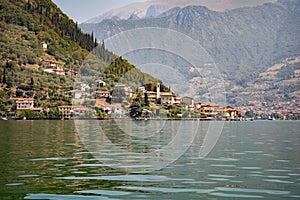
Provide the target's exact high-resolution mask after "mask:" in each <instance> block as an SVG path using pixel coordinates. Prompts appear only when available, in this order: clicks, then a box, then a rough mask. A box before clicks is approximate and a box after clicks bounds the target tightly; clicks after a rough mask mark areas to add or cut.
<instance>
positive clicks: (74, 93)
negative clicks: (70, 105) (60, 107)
mask: <svg viewBox="0 0 300 200" xmlns="http://www.w3.org/2000/svg"><path fill="white" fill-rule="evenodd" d="M68 93H69V94H71V95H72V97H73V98H74V99H80V98H81V97H83V95H84V94H85V92H84V91H82V90H71V91H68Z"/></svg>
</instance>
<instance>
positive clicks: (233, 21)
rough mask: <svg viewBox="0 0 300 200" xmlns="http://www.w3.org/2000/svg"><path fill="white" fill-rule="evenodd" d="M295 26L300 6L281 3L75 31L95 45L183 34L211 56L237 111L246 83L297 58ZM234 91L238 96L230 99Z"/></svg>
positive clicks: (197, 9)
mask: <svg viewBox="0 0 300 200" xmlns="http://www.w3.org/2000/svg"><path fill="white" fill-rule="evenodd" d="M299 22H300V1H299V0H290V1H284V0H280V1H277V2H274V3H266V4H263V5H260V6H256V7H247V8H238V9H233V10H227V11H224V12H217V11H213V10H210V9H208V8H207V7H203V6H188V7H184V8H181V9H180V10H178V9H177V10H176V9H175V12H171V13H170V14H166V15H163V14H162V15H161V17H156V18H146V19H140V20H134V21H132V20H119V21H117V20H104V21H102V22H101V23H98V24H81V25H80V27H81V28H82V30H83V31H85V32H89V33H91V32H94V34H95V36H96V37H97V38H98V39H99V40H100V39H101V40H102V39H106V38H108V37H111V36H113V35H115V34H118V33H120V32H122V31H126V30H133V29H136V28H143V27H161V28H168V29H172V30H176V31H179V32H181V33H184V34H186V35H188V36H190V37H192V38H193V39H194V40H196V41H199V43H200V44H201V46H202V47H203V48H204V49H205V50H206V51H207V52H208V53H209V55H211V56H212V58H213V60H214V61H215V63H216V64H217V66H218V68H219V69H220V71H221V73H222V76H223V77H224V79H225V82H226V86H227V88H226V90H227V91H228V93H229V94H228V100H229V101H230V102H233V103H236V104H237V105H240V104H242V103H245V99H239V98H238V97H237V96H238V94H239V92H241V91H242V90H243V89H245V88H246V87H248V83H249V84H250V83H251V82H252V81H253V80H256V79H260V76H259V74H260V73H262V72H264V71H266V70H267V69H268V67H269V66H272V65H274V64H276V63H281V62H282V60H284V59H286V58H289V57H297V56H299V54H300V53H299V52H300V46H299V45H300V37H299V34H298V33H299V31H300V30H299V29H300V27H299V25H298V24H299ZM179 50H180V49H178V51H179ZM145 55H146V54H145ZM174 64H175V65H176V63H174ZM183 67H184V66H183ZM191 78H192V77H191ZM258 81H261V80H258ZM250 85H251V84H250ZM235 86H238V87H241V90H239V92H237V91H234V92H233V93H232V94H231V92H232V88H234V87H235ZM292 87H293V89H292V90H293V91H291V92H295V91H297V90H299V87H294V86H292ZM199 89H200V88H199ZM291 98H293V97H292V96H291Z"/></svg>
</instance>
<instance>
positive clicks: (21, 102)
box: [10, 98, 43, 113]
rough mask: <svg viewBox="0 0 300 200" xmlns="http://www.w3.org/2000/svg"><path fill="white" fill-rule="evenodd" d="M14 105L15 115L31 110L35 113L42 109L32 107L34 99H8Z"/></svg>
mask: <svg viewBox="0 0 300 200" xmlns="http://www.w3.org/2000/svg"><path fill="white" fill-rule="evenodd" d="M10 100H12V101H14V102H15V104H16V109H17V113H19V112H21V111H23V110H32V111H35V112H41V111H42V110H43V109H42V108H35V107H34V98H10Z"/></svg>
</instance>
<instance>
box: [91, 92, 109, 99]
mask: <svg viewBox="0 0 300 200" xmlns="http://www.w3.org/2000/svg"><path fill="white" fill-rule="evenodd" d="M95 94H96V98H105V99H108V98H111V94H110V91H106V90H98V91H96V92H95Z"/></svg>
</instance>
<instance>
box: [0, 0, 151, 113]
mask: <svg viewBox="0 0 300 200" xmlns="http://www.w3.org/2000/svg"><path fill="white" fill-rule="evenodd" d="M97 45H98V42H97V40H96V39H95V38H94V36H93V34H87V33H83V32H82V31H81V30H80V28H79V27H78V25H77V23H75V22H73V21H72V20H70V19H69V18H68V16H66V15H65V14H64V13H63V12H62V11H61V10H60V9H59V8H58V7H57V6H56V5H55V4H54V3H53V2H52V1H51V0H35V1H31V0H0V58H1V62H0V115H2V116H6V115H14V113H15V109H16V108H15V107H14V106H13V104H12V101H11V100H10V98H11V97H27V98H28V97H34V102H35V107H41V108H50V109H53V110H57V106H60V105H70V104H71V100H72V95H71V94H70V93H69V92H68V91H70V90H73V89H74V88H75V85H74V78H75V75H76V74H77V73H79V74H80V73H81V74H82V75H86V73H90V75H91V76H92V77H94V78H98V79H101V78H103V79H105V81H107V83H108V86H111V87H112V86H113V85H114V84H115V81H118V78H116V76H119V77H120V76H122V75H121V74H117V75H115V74H114V73H115V71H116V70H118V69H119V71H120V72H122V73H125V72H126V70H124V69H127V68H128V69H129V68H130V69H134V68H135V67H134V66H132V65H131V64H130V63H128V62H127V61H126V60H125V59H120V58H118V56H116V55H114V54H113V53H112V52H109V51H107V50H106V49H105V45H104V44H103V43H102V45H98V48H95V47H96V46H97ZM88 55H92V57H94V62H93V63H88V64H87V66H86V67H82V64H83V63H84V62H85V63H86V62H90V60H86V57H87V56H88ZM90 57H91V56H90ZM117 58H118V59H117ZM115 59H117V61H114V60H115ZM45 63H46V64H47V63H52V64H54V65H55V66H57V69H56V71H53V69H50V71H51V70H52V72H56V73H47V72H46V70H48V69H47V68H49V66H48V67H46V66H45V65H46V64H45ZM106 69H107V70H106ZM110 73H112V74H110ZM143 77H144V78H143ZM145 77H148V78H146V79H151V80H156V79H154V78H153V77H150V76H149V75H147V74H143V73H142V72H140V71H139V70H138V71H137V75H135V76H134V77H131V78H134V79H135V80H142V79H145ZM87 84H89V85H90V86H91V87H93V86H94V85H93V84H96V83H95V82H92V81H90V82H88V80H87Z"/></svg>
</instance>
